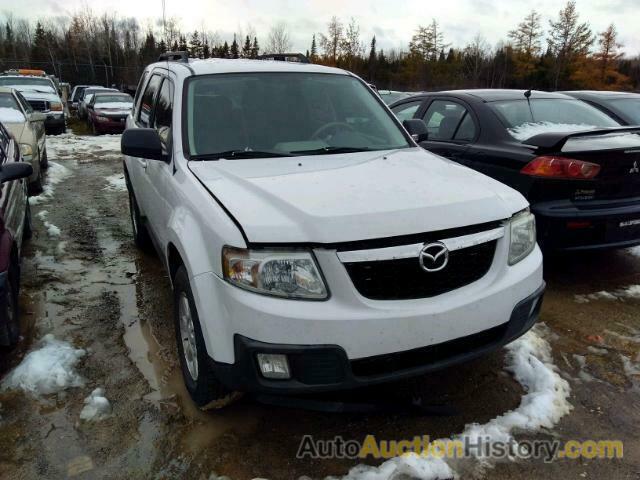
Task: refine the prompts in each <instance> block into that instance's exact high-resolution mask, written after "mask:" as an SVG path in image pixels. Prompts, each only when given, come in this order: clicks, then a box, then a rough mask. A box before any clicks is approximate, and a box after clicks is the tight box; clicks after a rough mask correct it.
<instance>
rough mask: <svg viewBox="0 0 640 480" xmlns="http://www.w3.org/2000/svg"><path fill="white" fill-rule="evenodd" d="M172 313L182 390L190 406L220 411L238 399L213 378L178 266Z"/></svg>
mask: <svg viewBox="0 0 640 480" xmlns="http://www.w3.org/2000/svg"><path fill="white" fill-rule="evenodd" d="M173 305H174V307H173V311H174V314H173V316H174V322H175V331H176V341H177V344H178V355H179V356H180V366H181V368H182V377H183V378H184V383H185V386H186V387H187V391H188V392H189V395H190V396H191V398H192V399H193V401H194V403H195V404H196V405H198V407H200V408H201V409H203V410H210V409H220V408H223V407H226V406H227V405H229V404H231V403H233V401H235V400H236V399H237V398H239V397H240V393H239V392H232V391H229V390H228V389H227V388H226V387H225V386H224V385H222V383H220V381H219V380H218V379H217V378H216V376H215V374H214V373H213V371H212V369H211V367H210V366H209V359H208V354H207V349H206V347H205V344H204V338H203V336H202V329H201V328H200V320H199V318H198V312H197V310H196V306H195V302H194V300H193V294H192V292H191V286H190V284H189V277H188V275H187V270H186V269H185V268H184V266H180V267H179V268H178V271H177V272H176V275H175V277H174V281H173Z"/></svg>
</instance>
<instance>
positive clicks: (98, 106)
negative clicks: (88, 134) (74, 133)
mask: <svg viewBox="0 0 640 480" xmlns="http://www.w3.org/2000/svg"><path fill="white" fill-rule="evenodd" d="M132 107H133V98H131V95H129V94H127V93H120V92H106V93H102V92H98V93H94V94H93V97H92V98H91V101H90V102H89V104H88V105H87V112H88V115H87V121H88V123H89V125H90V127H91V131H92V132H93V133H94V134H96V135H99V134H101V133H122V132H123V131H124V129H125V126H126V120H127V116H128V115H129V113H131V108H132Z"/></svg>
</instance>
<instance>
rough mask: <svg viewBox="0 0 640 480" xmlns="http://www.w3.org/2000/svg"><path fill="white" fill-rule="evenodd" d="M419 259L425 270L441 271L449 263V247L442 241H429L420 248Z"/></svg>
mask: <svg viewBox="0 0 640 480" xmlns="http://www.w3.org/2000/svg"><path fill="white" fill-rule="evenodd" d="M418 261H419V262H420V268H422V269H423V270H424V271H425V272H439V271H440V270H442V269H443V268H444V267H446V266H447V263H449V249H448V248H447V247H446V246H445V244H444V243H442V242H433V243H428V244H426V245H425V246H424V247H422V250H420V255H419V256H418Z"/></svg>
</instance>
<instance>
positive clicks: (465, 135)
mask: <svg viewBox="0 0 640 480" xmlns="http://www.w3.org/2000/svg"><path fill="white" fill-rule="evenodd" d="M474 138H476V124H475V122H474V121H473V118H472V117H471V114H470V113H469V112H466V113H465V114H464V118H463V119H462V122H461V123H460V126H459V127H458V131H457V132H456V136H455V137H453V139H454V140H457V141H459V142H471V141H473V139H474Z"/></svg>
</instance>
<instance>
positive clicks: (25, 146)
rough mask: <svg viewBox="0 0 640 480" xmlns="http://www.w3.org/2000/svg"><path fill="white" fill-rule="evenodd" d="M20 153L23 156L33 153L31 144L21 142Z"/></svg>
mask: <svg viewBox="0 0 640 480" xmlns="http://www.w3.org/2000/svg"><path fill="white" fill-rule="evenodd" d="M20 153H21V154H22V156H23V157H30V156H31V155H33V148H31V145H29V144H28V143H21V144H20Z"/></svg>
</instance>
